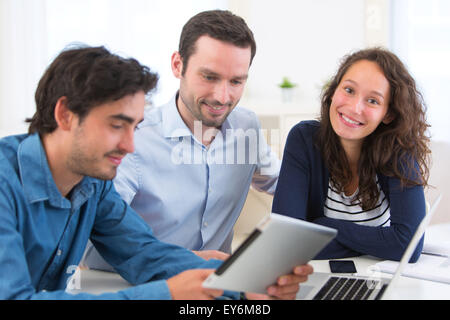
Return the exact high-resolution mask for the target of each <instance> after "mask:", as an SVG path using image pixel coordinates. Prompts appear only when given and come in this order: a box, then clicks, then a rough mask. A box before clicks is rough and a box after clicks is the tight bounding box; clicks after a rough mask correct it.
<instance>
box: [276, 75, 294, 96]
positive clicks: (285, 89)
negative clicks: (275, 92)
mask: <svg viewBox="0 0 450 320" xmlns="http://www.w3.org/2000/svg"><path fill="white" fill-rule="evenodd" d="M278 86H279V87H280V88H281V94H282V99H283V102H291V101H292V96H293V88H294V87H296V86H297V85H296V84H295V83H292V82H291V81H290V80H289V78H288V77H283V81H282V82H281V83H280V84H279V85H278Z"/></svg>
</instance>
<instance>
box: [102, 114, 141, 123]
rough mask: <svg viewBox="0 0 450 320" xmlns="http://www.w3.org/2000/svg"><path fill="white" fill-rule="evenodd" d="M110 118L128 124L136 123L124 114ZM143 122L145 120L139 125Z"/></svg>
mask: <svg viewBox="0 0 450 320" xmlns="http://www.w3.org/2000/svg"><path fill="white" fill-rule="evenodd" d="M109 117H110V118H112V119H116V120H122V121H125V122H127V123H129V124H133V122H134V121H135V119H134V118H131V117H129V116H126V115H124V114H123V113H120V114H113V115H112V116H109ZM142 121H144V119H141V120H139V122H138V124H139V123H141V122H142Z"/></svg>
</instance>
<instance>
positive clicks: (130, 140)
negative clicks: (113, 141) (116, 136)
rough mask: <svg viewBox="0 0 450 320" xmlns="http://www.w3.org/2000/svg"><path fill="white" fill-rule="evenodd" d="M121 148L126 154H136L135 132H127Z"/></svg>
mask: <svg viewBox="0 0 450 320" xmlns="http://www.w3.org/2000/svg"><path fill="white" fill-rule="evenodd" d="M119 148H120V150H122V151H123V152H126V153H133V152H134V130H132V129H130V130H127V132H126V133H125V134H124V136H123V137H122V141H121V142H120V145H119Z"/></svg>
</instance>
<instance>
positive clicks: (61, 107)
mask: <svg viewBox="0 0 450 320" xmlns="http://www.w3.org/2000/svg"><path fill="white" fill-rule="evenodd" d="M74 119H75V115H74V113H73V112H72V111H70V110H69V108H68V107H67V97H65V96H63V97H60V98H59V99H58V100H57V101H56V105H55V121H56V123H57V124H58V127H59V128H61V129H62V130H65V131H66V130H70V129H71V127H72V123H73V121H74Z"/></svg>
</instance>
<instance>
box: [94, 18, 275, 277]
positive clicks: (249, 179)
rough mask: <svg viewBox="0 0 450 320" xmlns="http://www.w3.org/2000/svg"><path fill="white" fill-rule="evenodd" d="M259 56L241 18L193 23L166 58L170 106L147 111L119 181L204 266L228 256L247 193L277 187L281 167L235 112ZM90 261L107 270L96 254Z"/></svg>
mask: <svg viewBox="0 0 450 320" xmlns="http://www.w3.org/2000/svg"><path fill="white" fill-rule="evenodd" d="M255 50H256V44H255V41H254V39H253V34H252V32H251V30H250V29H249V28H248V26H247V25H246V23H245V22H244V20H243V19H242V18H240V17H238V16H235V15H233V14H232V13H230V12H228V11H220V10H214V11H206V12H202V13H199V14H197V15H196V16H194V17H193V18H191V19H190V20H189V21H188V22H187V23H186V25H185V26H184V28H183V31H182V34H181V38H180V46H179V51H178V52H175V53H174V54H173V56H172V70H173V73H174V75H175V76H176V77H177V78H179V79H180V89H179V91H178V92H177V93H176V95H175V96H174V97H173V98H172V100H171V101H170V102H169V103H167V104H166V105H163V106H161V107H159V108H155V109H151V110H147V111H146V113H145V117H144V118H145V120H144V122H143V123H142V124H141V125H140V126H139V130H137V132H136V151H135V152H134V153H133V154H130V155H129V156H127V157H126V158H125V159H124V161H123V164H122V165H121V167H120V168H119V171H118V175H117V177H116V179H115V186H116V188H117V191H118V192H119V193H120V194H121V196H122V197H123V199H124V200H125V201H126V202H128V203H129V204H130V205H131V207H132V208H134V209H135V210H136V211H137V212H138V213H139V214H140V215H141V216H142V217H143V219H144V220H145V221H146V222H147V223H148V224H149V225H150V226H151V227H152V229H153V231H154V233H155V235H156V236H157V237H158V238H159V239H162V240H164V241H167V242H170V243H173V244H177V245H180V246H183V247H185V248H188V249H191V250H195V251H197V254H199V255H200V256H202V257H205V258H210V257H216V258H217V257H219V258H220V257H225V256H226V255H223V254H220V252H217V251H214V250H219V251H222V252H225V253H230V252H231V242H232V238H233V227H234V224H235V222H236V220H237V219H238V217H239V214H240V212H241V210H242V208H243V206H244V202H245V200H246V197H247V193H248V191H249V187H250V185H252V186H253V187H254V188H255V189H257V190H259V191H264V192H268V193H273V192H274V191H275V187H276V181H277V178H278V172H279V166H280V164H279V160H278V158H277V157H276V155H275V154H274V153H272V152H271V151H270V148H269V147H268V146H267V143H266V141H265V140H264V137H263V135H262V134H261V128H260V124H259V121H258V119H257V117H256V115H255V113H254V112H252V111H249V110H246V109H244V108H241V107H237V106H236V105H237V103H238V101H239V100H240V98H241V96H242V93H243V90H244V86H245V83H246V80H247V77H248V70H249V67H250V64H251V61H252V59H253V57H254V55H255ZM86 262H87V265H88V266H89V267H91V268H99V269H110V268H108V266H107V265H105V264H104V263H103V262H102V261H101V258H100V257H99V256H98V255H97V254H96V253H95V251H93V250H88V252H87V255H86Z"/></svg>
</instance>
